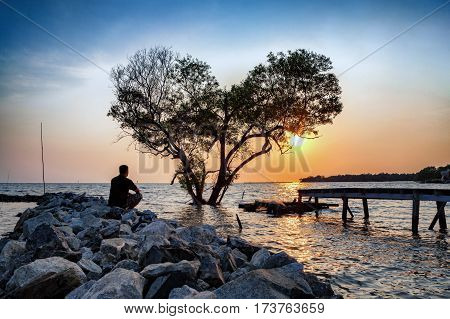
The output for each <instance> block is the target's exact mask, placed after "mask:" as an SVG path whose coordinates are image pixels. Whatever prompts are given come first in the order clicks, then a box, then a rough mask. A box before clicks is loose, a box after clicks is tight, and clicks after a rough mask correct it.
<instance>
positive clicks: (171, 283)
mask: <svg viewBox="0 0 450 319" xmlns="http://www.w3.org/2000/svg"><path fill="white" fill-rule="evenodd" d="M186 283H187V282H186V276H185V275H183V274H181V273H177V272H172V273H169V274H167V275H164V276H160V277H157V278H156V279H155V280H154V281H153V283H152V284H151V285H150V288H149V289H148V292H147V294H146V295H145V298H146V299H166V298H168V297H169V294H170V292H171V291H172V289H174V288H178V287H181V286H183V285H185V284H186Z"/></svg>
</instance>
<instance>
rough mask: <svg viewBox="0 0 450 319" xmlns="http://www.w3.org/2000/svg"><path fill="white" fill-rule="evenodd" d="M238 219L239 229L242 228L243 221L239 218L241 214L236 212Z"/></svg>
mask: <svg viewBox="0 0 450 319" xmlns="http://www.w3.org/2000/svg"><path fill="white" fill-rule="evenodd" d="M236 220H237V222H238V225H239V229H240V230H242V223H241V220H240V219H239V215H238V214H236Z"/></svg>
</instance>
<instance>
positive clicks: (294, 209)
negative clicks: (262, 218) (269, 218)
mask: <svg viewBox="0 0 450 319" xmlns="http://www.w3.org/2000/svg"><path fill="white" fill-rule="evenodd" d="M331 206H332V207H337V206H339V205H337V204H326V203H308V202H303V203H301V202H298V201H297V200H295V201H293V202H283V201H279V200H255V201H254V202H241V203H239V208H242V209H243V210H244V211H246V212H258V211H264V212H266V213H267V214H270V215H274V216H281V215H285V214H303V213H306V212H312V211H316V212H318V211H319V210H321V209H326V208H329V207H331Z"/></svg>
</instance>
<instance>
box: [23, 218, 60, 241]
mask: <svg viewBox="0 0 450 319" xmlns="http://www.w3.org/2000/svg"><path fill="white" fill-rule="evenodd" d="M42 224H44V225H55V226H59V225H61V223H60V222H59V221H58V220H57V219H56V218H55V217H53V215H52V214H50V213H49V212H44V213H42V214H40V215H38V216H36V217H33V218H30V219H28V220H26V221H25V222H24V223H23V235H24V236H25V238H28V236H29V235H31V234H32V233H33V232H34V230H35V229H36V228H37V227H38V226H40V225H42Z"/></svg>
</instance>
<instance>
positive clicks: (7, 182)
mask: <svg viewBox="0 0 450 319" xmlns="http://www.w3.org/2000/svg"><path fill="white" fill-rule="evenodd" d="M6 184H9V171H8V179H7V180H6Z"/></svg>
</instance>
